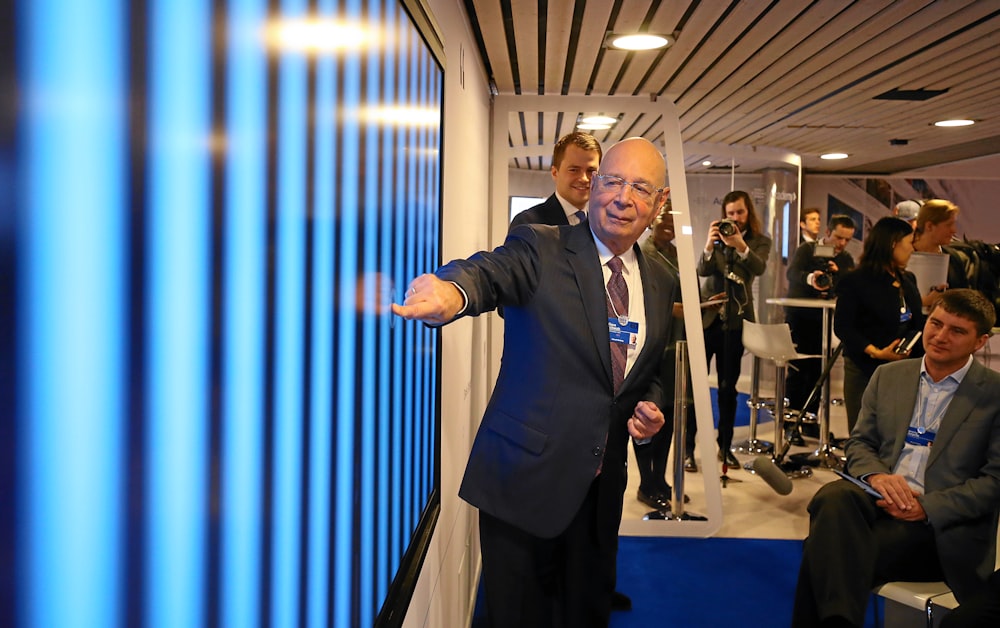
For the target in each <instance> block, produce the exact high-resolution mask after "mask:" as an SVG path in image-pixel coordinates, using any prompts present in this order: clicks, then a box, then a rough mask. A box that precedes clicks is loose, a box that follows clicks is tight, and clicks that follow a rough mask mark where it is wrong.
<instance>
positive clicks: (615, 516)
mask: <svg viewBox="0 0 1000 628" xmlns="http://www.w3.org/2000/svg"><path fill="white" fill-rule="evenodd" d="M633 250H635V252H636V256H637V259H638V265H639V272H640V276H641V280H642V287H643V295H644V304H642V305H644V308H645V310H644V311H645V317H646V340H645V344H644V346H643V349H642V351H641V353H640V354H639V355H638V356H637V359H636V362H635V364H634V365H633V367H632V369H631V370H630V371H629V373H628V376H627V377H626V378H625V381H624V382H623V384H622V387H621V390H619V392H618V394H617V395H616V394H614V392H613V385H612V376H611V349H610V345H609V340H608V316H607V308H606V297H605V287H604V276H603V272H602V268H601V264H600V260H599V258H598V253H597V247H596V245H595V244H594V240H593V236H592V235H591V231H590V227H589V224H588V223H586V222H584V223H581V224H579V225H574V226H562V227H552V226H544V225H529V226H526V227H518V228H516V229H514V230H513V231H512V232H511V234H510V235H509V236H508V238H507V241H506V242H505V243H504V245H503V246H502V247H499V248H497V249H495V250H494V251H493V252H490V253H478V254H476V255H474V256H473V257H472V258H470V259H469V260H456V261H454V262H451V263H450V264H448V265H446V266H444V267H442V268H441V269H439V270H438V273H437V274H438V276H439V277H441V278H442V279H446V280H449V281H454V282H456V283H457V284H458V285H460V286H461V287H462V288H463V289H464V290H465V292H466V293H467V294H468V297H469V303H468V308H467V309H466V310H465V312H464V315H467V316H476V315H478V314H480V313H482V312H486V311H489V310H492V309H495V308H496V307H497V306H500V305H502V306H503V307H504V348H503V358H502V363H501V366H500V373H499V375H498V378H497V382H496V387H495V388H494V390H493V395H492V396H491V398H490V402H489V405H488V406H487V409H486V413H485V415H484V416H483V420H482V423H481V425H480V427H479V432H478V434H477V435H476V440H475V442H474V444H473V446H472V452H471V453H470V456H469V463H468V466H467V467H466V471H465V477H464V479H463V481H462V486H461V490H460V491H459V495H460V496H461V497H462V498H463V499H465V500H466V501H467V502H469V503H470V504H472V505H473V506H476V507H477V508H479V509H481V510H483V511H485V512H487V513H489V514H491V515H493V516H495V517H497V518H498V519H501V520H503V521H506V522H507V523H510V524H512V525H514V526H516V527H518V528H520V529H522V530H525V531H527V532H529V533H530V534H533V535H535V536H539V537H543V538H551V537H554V536H556V535H558V534H560V533H561V532H562V531H563V530H565V529H566V527H567V526H568V525H569V523H570V521H571V520H572V518H573V516H574V515H575V514H576V512H577V511H578V510H579V508H580V505H581V504H582V503H583V500H584V498H585V497H586V494H587V491H588V490H589V488H590V485H591V484H592V482H593V481H594V477H595V474H596V472H597V469H598V465H600V464H601V460H602V458H603V467H602V472H601V476H600V485H599V497H598V499H599V506H600V508H599V512H600V521H599V525H601V526H602V530H605V531H607V530H610V529H611V527H614V529H617V526H618V523H619V521H620V518H621V508H622V495H623V493H624V491H625V480H626V478H625V460H626V458H625V456H626V453H625V450H626V444H627V442H628V433H627V428H626V423H627V421H628V419H629V418H630V417H631V416H632V411H633V409H634V408H635V404H636V403H637V402H638V401H640V400H642V399H647V400H650V401H653V402H654V403H657V404H658V405H660V406H661V407H662V403H663V402H662V390H661V388H660V384H659V378H658V373H659V368H660V359H661V357H662V356H663V350H664V347H665V344H666V340H667V336H668V330H669V325H670V312H671V308H672V304H673V301H674V298H675V295H676V285H675V282H674V281H673V280H672V279H671V278H670V277H669V276H668V275H667V273H666V271H665V270H664V269H663V267H662V266H660V265H658V264H652V263H650V262H649V261H648V260H646V259H645V258H644V257H643V255H642V253H641V252H640V251H639V247H638V246H635V247H633ZM639 306H640V304H638V303H632V304H631V305H630V308H635V307H639ZM604 526H607V527H604Z"/></svg>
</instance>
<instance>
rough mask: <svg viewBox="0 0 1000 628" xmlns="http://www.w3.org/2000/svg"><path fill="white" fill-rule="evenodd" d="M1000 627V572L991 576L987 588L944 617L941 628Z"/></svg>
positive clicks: (995, 572)
mask: <svg viewBox="0 0 1000 628" xmlns="http://www.w3.org/2000/svg"><path fill="white" fill-rule="evenodd" d="M996 626H1000V570H998V571H994V572H993V575H992V576H990V579H989V582H988V583H987V588H986V589H985V590H983V591H980V592H979V593H977V594H976V595H974V596H972V597H970V598H969V599H967V600H964V601H963V602H962V604H961V605H960V606H959V607H958V608H956V609H955V610H953V611H951V612H950V613H948V614H947V615H945V616H944V619H943V620H941V628H996Z"/></svg>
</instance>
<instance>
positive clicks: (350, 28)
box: [264, 18, 380, 54]
mask: <svg viewBox="0 0 1000 628" xmlns="http://www.w3.org/2000/svg"><path fill="white" fill-rule="evenodd" d="M264 39H265V41H266V42H267V43H268V45H269V47H271V48H274V49H277V50H279V51H282V52H298V53H306V54H329V53H335V52H344V51H352V50H365V49H370V48H373V47H374V46H376V45H378V44H379V43H380V41H379V39H380V38H379V35H378V33H376V32H375V31H373V30H372V29H370V28H367V27H366V26H365V25H363V24H360V23H357V22H347V21H343V20H332V19H319V18H301V19H278V20H271V21H269V22H268V23H267V24H266V25H265V30H264Z"/></svg>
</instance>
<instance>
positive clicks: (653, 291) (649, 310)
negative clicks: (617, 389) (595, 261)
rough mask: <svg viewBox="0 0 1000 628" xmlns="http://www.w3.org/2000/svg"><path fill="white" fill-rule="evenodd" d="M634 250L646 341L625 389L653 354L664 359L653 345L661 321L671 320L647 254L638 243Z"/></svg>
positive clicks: (623, 388)
mask: <svg viewBox="0 0 1000 628" xmlns="http://www.w3.org/2000/svg"><path fill="white" fill-rule="evenodd" d="M632 250H633V251H635V259H636V261H637V263H638V266H639V280H640V281H641V282H642V300H643V302H644V303H643V306H644V308H645V313H646V341H645V344H643V347H642V353H640V354H639V355H638V356H636V359H635V364H633V365H632V370H630V371H629V373H628V376H626V377H625V381H624V382H623V383H622V390H625V389H626V388H627V387H628V386H629V385H630V384H631V382H632V381H634V379H635V378H633V377H632V374H633V373H639V372H642V366H643V362H645V361H646V360H649V359H651V356H652V359H656V360H662V359H663V355H662V354H658V355H655V356H654V355H653V353H652V352H651V347H652V346H653V345H655V344H656V343H655V342H654V341H655V339H656V336H657V334H658V333H659V332H658V331H656V330H658V329H659V325H660V323H661V322H662V321H665V320H669V319H668V318H665V317H667V316H668V314H667V313H665V312H664V311H663V295H662V294H661V293H660V286H659V285H658V284H657V283H656V282H655V281H653V279H652V277H651V276H650V269H649V264H648V262H647V261H646V258H645V256H643V254H642V252H641V251H640V249H639V245H637V244H636V245H634V246H633V247H632ZM671 385H672V384H671Z"/></svg>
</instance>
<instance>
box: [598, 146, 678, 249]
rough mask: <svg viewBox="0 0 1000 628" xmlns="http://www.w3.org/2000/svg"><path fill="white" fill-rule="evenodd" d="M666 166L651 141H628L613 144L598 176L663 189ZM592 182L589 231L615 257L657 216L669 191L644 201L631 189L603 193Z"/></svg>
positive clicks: (661, 192)
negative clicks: (609, 176) (618, 178)
mask: <svg viewBox="0 0 1000 628" xmlns="http://www.w3.org/2000/svg"><path fill="white" fill-rule="evenodd" d="M665 171H666V166H665V164H664V162H663V157H662V156H661V155H660V153H659V152H658V151H657V150H656V147H655V146H653V145H652V144H651V143H650V142H648V141H647V140H644V139H640V138H630V139H627V140H622V141H621V142H619V143H617V144H615V145H614V146H612V147H611V149H610V150H608V152H607V153H606V154H605V155H604V161H603V162H602V163H601V174H605V175H612V176H615V177H621V178H622V179H624V180H625V181H628V182H630V183H645V184H647V185H649V186H651V187H653V188H657V189H658V188H661V187H663V179H664V176H665ZM597 181H599V179H595V183H594V184H593V190H592V192H591V195H590V212H589V219H590V228H591V229H592V230H593V232H594V235H595V236H597V238H598V239H599V240H600V241H601V242H603V243H604V245H605V246H607V247H608V248H609V249H611V251H612V252H613V253H614V254H615V255H620V254H622V253H624V252H625V251H627V250H628V248H629V247H631V246H632V245H633V244H635V242H636V240H638V239H639V236H640V235H641V234H642V232H643V231H644V230H645V229H646V228H647V227H649V225H650V224H651V223H652V222H653V218H655V217H656V214H657V212H658V211H659V210H660V207H661V206H662V205H663V203H664V201H665V200H666V198H667V194H668V193H669V190H668V189H663V190H662V191H660V192H657V193H654V194H653V195H652V197H650V198H649V199H648V200H643V199H641V198H640V197H639V195H637V194H636V193H635V191H634V190H633V188H632V186H630V185H623V186H621V187H620V188H619V189H618V190H617V191H608V190H605V189H604V188H603V187H602V186H601V184H600V183H598V182H597Z"/></svg>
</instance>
